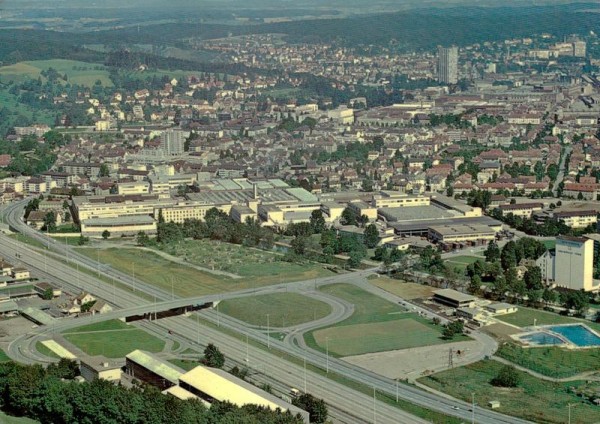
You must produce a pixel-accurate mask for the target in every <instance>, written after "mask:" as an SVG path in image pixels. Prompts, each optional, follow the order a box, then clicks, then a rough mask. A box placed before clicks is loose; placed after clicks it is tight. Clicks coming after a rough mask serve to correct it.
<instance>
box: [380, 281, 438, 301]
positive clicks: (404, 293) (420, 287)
mask: <svg viewBox="0 0 600 424" xmlns="http://www.w3.org/2000/svg"><path fill="white" fill-rule="evenodd" d="M371 284H373V285H374V286H377V287H379V288H380V289H383V290H385V291H386V292H389V293H391V294H394V295H396V296H399V297H401V298H403V299H406V300H412V299H421V298H426V297H431V296H432V295H433V292H434V290H435V289H434V288H432V287H431V286H426V285H424V284H415V283H407V282H404V281H402V280H394V279H393V278H387V277H379V278H374V279H372V280H371Z"/></svg>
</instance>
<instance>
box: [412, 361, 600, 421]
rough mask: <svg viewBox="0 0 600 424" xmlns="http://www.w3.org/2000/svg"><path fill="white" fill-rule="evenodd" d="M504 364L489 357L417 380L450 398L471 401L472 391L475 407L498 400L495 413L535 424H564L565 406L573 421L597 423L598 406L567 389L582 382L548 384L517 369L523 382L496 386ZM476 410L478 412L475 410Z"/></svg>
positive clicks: (566, 417) (599, 418) (599, 417)
mask: <svg viewBox="0 0 600 424" xmlns="http://www.w3.org/2000/svg"><path fill="white" fill-rule="evenodd" d="M502 366H503V365H502V364H500V363H498V362H496V361H492V360H488V361H481V362H476V363H474V364H471V365H467V366H466V367H459V368H454V369H451V370H449V371H444V372H441V373H437V374H434V375H432V376H430V377H425V378H421V379H420V380H419V381H420V382H421V383H423V384H426V385H427V386H430V387H432V388H434V389H436V390H439V391H442V392H444V393H447V394H449V395H451V396H453V397H456V398H459V399H462V400H464V401H466V402H469V403H470V402H471V394H473V393H474V394H475V402H476V403H477V405H478V406H477V408H480V407H487V405H488V402H489V401H491V400H497V401H499V402H500V409H498V412H501V413H504V414H508V415H515V416H518V417H520V418H524V419H526V420H529V421H531V422H535V423H561V424H562V423H566V422H567V421H568V405H569V404H573V405H575V407H573V408H571V422H572V423H596V422H598V421H599V420H600V409H599V408H598V407H597V406H594V405H592V404H591V403H588V402H584V401H583V400H582V399H581V398H580V397H578V396H576V395H575V394H574V393H571V392H570V390H569V389H570V388H571V387H575V388H576V387H580V386H582V385H583V384H585V383H584V382H581V381H573V382H568V383H551V382H549V381H544V380H540V379H537V378H535V377H532V376H530V375H529V374H527V373H523V372H519V375H520V376H521V379H522V382H521V384H520V385H519V387H517V388H514V389H508V388H500V387H495V386H492V385H491V384H490V380H492V379H493V378H494V377H495V376H496V375H497V374H498V371H499V370H500V368H501V367H502ZM475 412H477V411H475Z"/></svg>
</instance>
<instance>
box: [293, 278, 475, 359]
mask: <svg viewBox="0 0 600 424" xmlns="http://www.w3.org/2000/svg"><path fill="white" fill-rule="evenodd" d="M320 290H322V291H323V292H325V293H328V294H331V295H333V296H336V297H339V298H341V299H344V300H346V301H348V302H350V303H352V304H353V305H354V314H352V316H351V317H350V318H348V319H346V320H344V321H342V322H339V323H337V324H335V325H333V326H331V327H326V328H321V329H318V330H315V331H313V332H309V333H307V334H306V335H305V340H306V343H307V344H308V345H309V346H310V347H312V348H315V349H319V350H321V351H325V350H326V349H327V340H329V352H330V353H331V354H332V355H334V356H349V355H360V354H364V353H371V352H383V351H386V350H395V349H406V348H409V347H417V346H428V345H433V344H440V343H446V342H448V341H447V340H444V339H442V338H441V327H439V326H435V325H433V324H432V323H431V322H430V321H428V320H426V319H424V318H422V317H420V316H418V315H417V314H415V313H410V312H408V311H406V310H405V309H404V308H401V307H400V306H399V305H397V304H395V303H393V302H389V301H387V300H385V299H382V298H380V297H378V296H376V295H373V294H371V293H368V292H366V291H364V290H362V289H360V288H358V287H356V286H352V285H349V284H332V285H329V286H325V287H322V288H321V289H320ZM459 340H468V338H467V337H466V336H461V337H456V338H454V339H453V340H452V341H459Z"/></svg>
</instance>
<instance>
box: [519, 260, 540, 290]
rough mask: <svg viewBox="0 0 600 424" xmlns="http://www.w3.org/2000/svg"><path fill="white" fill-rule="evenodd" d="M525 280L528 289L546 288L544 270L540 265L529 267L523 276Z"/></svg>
mask: <svg viewBox="0 0 600 424" xmlns="http://www.w3.org/2000/svg"><path fill="white" fill-rule="evenodd" d="M523 281H524V282H525V287H527V290H541V289H543V288H544V285H543V284H542V270H541V269H540V267H539V266H534V267H531V268H529V269H528V270H527V271H526V272H525V275H524V276H523Z"/></svg>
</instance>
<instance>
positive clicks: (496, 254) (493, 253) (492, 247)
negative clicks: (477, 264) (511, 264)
mask: <svg viewBox="0 0 600 424" xmlns="http://www.w3.org/2000/svg"><path fill="white" fill-rule="evenodd" d="M484 255H485V260H486V261H487V262H496V261H497V260H499V259H500V248H499V247H498V243H496V242H495V241H494V240H492V241H490V242H489V244H488V247H487V249H485V252H484Z"/></svg>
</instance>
